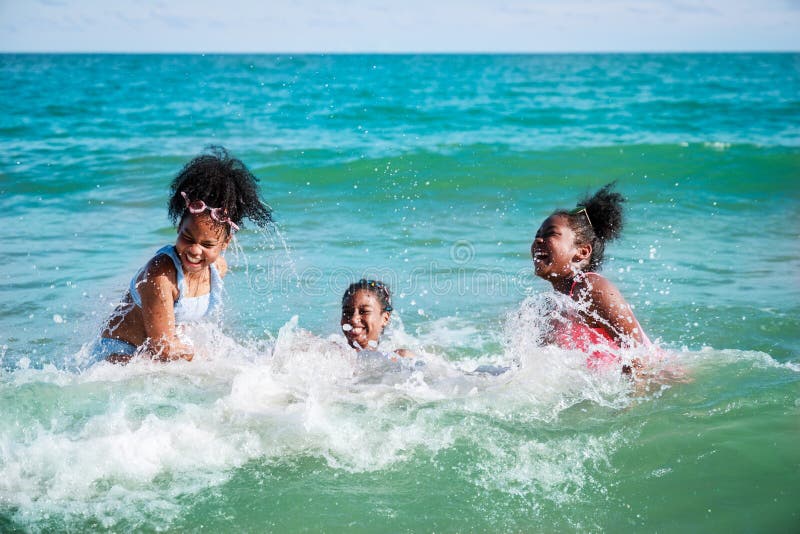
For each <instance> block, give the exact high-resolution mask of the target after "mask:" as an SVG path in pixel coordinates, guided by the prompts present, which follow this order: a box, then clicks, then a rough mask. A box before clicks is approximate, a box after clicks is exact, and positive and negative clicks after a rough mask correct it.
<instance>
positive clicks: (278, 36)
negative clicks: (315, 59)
mask: <svg viewBox="0 0 800 534" xmlns="http://www.w3.org/2000/svg"><path fill="white" fill-rule="evenodd" d="M775 50H779V51H798V50H800V0H743V1H738V2H737V1H724V0H660V1H658V0H638V1H635V0H608V1H591V0H558V1H557V0H495V1H489V0H460V1H459V0H404V1H403V0H399V1H397V0H395V1H393V2H388V1H377V0H337V1H329V2H322V1H311V0H262V1H255V0H213V1H211V0H194V1H191V0H170V1H167V0H139V1H120V0H0V51H6V52H9V51H11V52H13V51H29V52H45V51H52V52H616V51H619V52H633V51H775Z"/></svg>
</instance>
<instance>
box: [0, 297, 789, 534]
mask: <svg viewBox="0 0 800 534" xmlns="http://www.w3.org/2000/svg"><path fill="white" fill-rule="evenodd" d="M552 307H553V302H551V301H546V300H535V299H534V300H529V301H526V302H525V303H523V305H522V306H521V307H520V308H519V310H517V311H516V312H514V313H512V314H511V315H510V316H509V320H508V322H507V324H506V327H505V330H503V332H502V334H503V335H501V337H503V338H504V339H503V340H502V343H496V344H495V345H494V346H496V347H498V348H497V349H496V352H495V353H484V354H481V355H480V356H478V357H475V358H465V357H459V356H458V353H448V352H447V351H446V350H444V348H443V346H441V345H435V346H434V347H433V350H429V346H430V341H429V340H433V339H439V338H448V336H454V335H455V336H457V337H460V338H461V339H471V340H472V343H474V347H484V346H486V339H485V337H482V336H481V335H478V334H477V333H476V332H477V329H475V330H470V329H469V327H468V326H464V325H461V324H460V323H459V321H458V320H456V319H452V318H451V319H444V320H440V321H439V322H438V323H436V325H435V326H434V327H433V328H431V329H430V330H429V331H428V332H426V334H425V338H424V339H425V342H423V341H422V340H421V339H419V338H414V337H413V336H410V335H409V334H407V333H406V332H405V331H404V329H403V327H402V321H400V320H398V321H395V322H394V325H393V328H392V329H391V330H390V331H388V332H387V337H386V338H385V339H384V341H383V342H382V343H381V345H380V346H379V347H378V350H376V351H366V352H364V353H361V354H358V353H356V351H354V350H353V349H352V348H350V347H348V346H347V344H346V342H345V340H344V337H343V336H342V335H341V334H335V335H332V336H330V337H321V336H317V335H314V334H312V333H310V332H308V331H306V330H304V329H303V328H301V327H300V325H299V322H300V321H299V318H298V317H294V318H292V320H290V321H289V322H288V323H287V324H285V325H284V326H283V327H282V328H281V329H280V331H279V332H278V334H277V336H276V338H275V340H274V342H268V341H259V340H256V341H251V342H248V343H240V342H237V341H235V340H234V339H232V338H230V337H229V336H227V335H225V334H224V333H223V332H222V331H221V330H220V329H219V328H216V327H213V326H210V325H204V326H198V327H193V328H188V329H187V331H186V332H185V334H186V335H187V336H188V337H189V338H190V339H191V341H192V343H193V345H194V347H195V349H196V351H197V353H196V356H195V359H194V360H193V361H192V362H185V361H178V362H173V363H170V364H162V363H158V362H152V361H147V360H144V359H136V360H134V361H133V362H132V363H130V364H128V365H124V366H123V365H112V364H109V363H106V362H101V363H98V364H95V365H91V366H89V367H87V368H84V369H82V370H80V371H79V372H74V371H72V370H64V369H58V368H56V367H54V366H52V365H50V366H46V367H44V368H42V369H31V368H29V369H24V368H21V369H16V370H13V371H6V372H4V374H3V376H2V378H3V387H4V388H5V389H6V391H9V390H14V391H15V398H17V399H23V398H27V397H30V398H31V399H32V400H31V401H30V402H31V404H29V405H24V404H23V403H19V404H18V405H15V406H10V407H9V408H7V409H4V413H3V414H2V415H0V421H2V425H0V501H2V502H4V503H6V505H7V506H11V507H12V508H13V509H15V510H17V512H16V514H17V516H18V517H19V518H24V517H31V516H34V515H36V514H55V515H62V516H70V515H75V516H76V517H87V516H88V517H94V518H95V519H96V520H97V521H100V523H101V524H103V525H104V526H106V527H113V526H114V525H116V524H117V522H118V521H120V520H123V519H124V520H125V521H128V522H133V523H132V524H137V521H146V519H142V518H143V517H144V518H147V517H151V518H152V517H158V518H160V520H169V518H170V517H173V516H174V514H176V513H178V510H179V509H180V505H179V504H178V499H179V496H180V495H182V494H185V493H187V492H195V491H200V490H201V489H202V488H205V487H208V486H215V485H219V484H222V483H224V482H225V481H226V480H228V479H229V478H230V476H231V475H232V473H234V472H235V470H236V469H237V468H240V467H242V466H244V465H246V464H247V463H248V462H251V461H253V460H259V461H281V460H285V459H288V458H293V457H304V456H312V457H316V458H320V459H323V460H324V461H325V462H326V463H327V465H328V466H329V467H330V468H331V469H340V470H344V471H348V472H365V471H366V472H369V471H377V470H382V469H386V468H388V467H389V466H391V465H393V464H396V463H397V462H404V461H409V460H410V459H412V458H413V457H415V455H419V454H422V455H423V456H428V457H433V456H435V455H436V454H437V453H438V452H439V451H442V450H446V449H448V448H451V447H453V446H455V444H457V443H459V442H468V443H472V444H473V445H472V446H473V447H477V449H475V450H480V451H483V452H481V453H480V454H479V456H480V458H481V459H480V461H478V462H477V463H476V464H475V465H474V466H473V467H471V468H470V469H469V471H470V472H469V473H464V475H465V476H472V477H475V478H474V479H473V482H474V483H478V484H480V485H483V486H484V487H485V488H486V489H488V490H492V491H504V492H509V493H520V492H522V493H526V492H536V491H540V492H544V493H545V494H547V495H548V498H549V499H551V500H553V501H554V502H556V501H558V502H563V503H568V502H571V500H572V499H574V498H577V497H575V492H576V491H577V492H578V493H580V491H581V488H582V487H584V486H586V487H588V486H591V484H592V483H593V482H592V474H591V472H590V469H589V468H588V467H587V466H589V465H591V463H593V462H603V461H605V458H607V456H608V455H609V454H611V453H612V452H613V451H614V450H615V449H616V448H617V447H619V446H620V445H621V444H622V443H624V442H625V440H626V439H629V438H630V435H625V433H624V432H623V433H620V432H618V431H608V432H602V433H600V434H599V435H598V434H594V435H587V436H584V437H581V436H576V435H574V434H570V435H569V437H563V438H552V439H544V438H541V437H540V438H536V439H528V440H522V441H520V440H519V438H518V437H515V436H513V435H507V430H504V427H503V425H504V424H505V423H503V422H509V421H511V422H513V424H514V425H542V424H544V425H553V424H557V423H558V421H559V419H560V418H562V417H564V415H565V414H568V413H571V411H574V410H576V409H585V408H581V407H585V406H591V407H593V409H601V410H611V411H616V410H621V409H626V408H628V407H629V406H630V405H631V403H632V402H636V401H634V399H635V398H636V397H632V396H631V393H633V392H634V388H633V386H632V384H631V382H630V380H628V379H627V378H625V377H623V376H622V375H621V374H620V372H619V370H618V369H616V368H614V369H610V370H605V371H603V370H600V371H593V370H589V369H587V367H586V355H585V354H583V353H581V352H578V351H565V350H561V349H558V348H555V347H544V346H542V338H543V336H544V334H545V333H544V332H543V331H542V329H543V328H545V326H543V325H544V324H545V323H544V322H542V320H534V319H533V318H534V317H542V316H544V317H546V316H547V313H549V312H548V311H547V310H548V309H552ZM398 319H399V318H398ZM454 325H455V326H454ZM451 327H453V328H455V332H457V334H454V333H453V332H449V331H448V329H449V328H451ZM409 344H410V345H413V348H414V350H415V352H416V353H417V356H416V357H414V358H399V357H396V355H393V354H392V351H393V350H394V349H395V348H400V347H405V346H408V345H409ZM85 351H86V348H83V349H82V350H81V351H79V354H77V355H76V356H75V358H74V360H75V361H81V360H82V359H85V354H83V353H84V352H85ZM703 354H704V353H702V352H701V353H699V354H698V353H693V356H694V357H697V356H699V358H700V360H701V361H702V358H703ZM713 354H714V355H715V356H714V357H715V358H719V357H723V358H727V357H728V356H726V355H725V353H724V351H723V352H720V351H714V352H713ZM759 354H760V353H759ZM759 354H749V355H748V361H749V362H750V365H766V364H767V363H768V360H771V359H770V358H769V357H768V356H766V355H763V356H764V357H761V356H760V355H759ZM741 355H742V353H741V352H738V353H737V354H736V355H730V357H731V358H734V356H738V357H741ZM676 358H677V361H678V362H684V363H685V362H686V361H687V360H686V359H685V358H684V359H683V360H681V356H680V354H678V356H677V357H676ZM482 364H491V365H494V366H495V367H496V368H498V369H500V370H502V369H503V368H507V369H505V370H504V372H498V373H496V374H491V373H485V372H475V369H476V368H477V367H479V366H480V365H482ZM700 365H701V366H702V363H701V364H700ZM795 370H796V369H795ZM25 391H28V392H29V393H25ZM33 399H36V400H33ZM498 425H499V426H498ZM587 459H588V460H589V463H588V464H587V463H586V462H587ZM567 488H573V489H571V490H568V489H567ZM120 499H124V501H125V502H126V503H128V504H126V506H125V507H124V509H120V508H119V507H118V504H116V503H118V502H119V500H120ZM126 524H127V523H126Z"/></svg>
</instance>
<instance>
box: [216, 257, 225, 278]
mask: <svg viewBox="0 0 800 534" xmlns="http://www.w3.org/2000/svg"><path fill="white" fill-rule="evenodd" d="M214 265H216V266H217V270H218V271H219V275H220V276H223V277H224V276H225V275H226V274H228V262H227V260H225V257H224V256H220V257H218V258H217V261H215V262H214Z"/></svg>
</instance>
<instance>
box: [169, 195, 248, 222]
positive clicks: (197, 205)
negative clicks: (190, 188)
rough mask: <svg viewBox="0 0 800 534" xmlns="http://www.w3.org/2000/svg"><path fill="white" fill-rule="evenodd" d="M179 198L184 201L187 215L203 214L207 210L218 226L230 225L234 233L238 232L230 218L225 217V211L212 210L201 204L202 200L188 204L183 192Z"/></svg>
mask: <svg viewBox="0 0 800 534" xmlns="http://www.w3.org/2000/svg"><path fill="white" fill-rule="evenodd" d="M181 196H182V197H183V200H185V201H186V209H187V210H189V213H192V214H195V215H196V214H198V213H203V212H204V211H206V210H208V211H210V212H211V218H212V219H214V220H215V221H217V222H218V223H220V224H222V223H227V224H230V225H231V228H232V229H233V230H234V231H235V232H238V231H239V227H238V226H236V223H234V222H233V221H232V220H231V219H230V217H228V216H227V215H225V210H223V209H222V208H212V207H211V206H208V205H206V203H205V202H203V201H202V200H192V201H191V202H190V201H189V196H188V195H187V194H186V193H185V192H183V191H181Z"/></svg>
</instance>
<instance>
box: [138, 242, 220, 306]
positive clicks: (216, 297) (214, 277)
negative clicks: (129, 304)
mask: <svg viewBox="0 0 800 534" xmlns="http://www.w3.org/2000/svg"><path fill="white" fill-rule="evenodd" d="M162 255H164V256H169V258H170V259H171V260H172V264H173V265H174V266H175V273H176V281H177V285H178V298H177V300H176V301H175V302H176V303H178V302H180V301H181V300H182V298H206V297H207V298H208V310H207V311H206V312H205V313H204V315H208V314H210V313H216V312H217V310H218V309H219V308H220V305H221V304H222V292H223V290H224V285H225V284H224V282H223V281H222V276H221V275H220V273H219V269H217V266H216V265H215V264H211V268H210V271H211V276H210V279H209V280H210V281H209V283H210V285H211V289H210V292H209V294H208V295H200V296H199V297H184V295H185V294H186V293H188V288H187V286H186V278H185V277H184V275H183V268H182V267H181V260H180V258H178V252H177V250H176V249H175V245H166V246H163V247H161V248H160V249H158V250H157V251H156V253H155V254H154V255H153V258H157V257H158V256H162ZM148 263H149V262H148ZM146 268H147V264H145V266H144V267H142V268H141V269H139V271H137V273H136V274H135V275H134V277H133V278H132V279H131V283H130V286H129V290H130V294H131V299H132V300H133V302H134V303H136V305H137V306H139V307H140V308H141V307H142V297H141V296H139V291H138V289H137V288H136V283H137V282H136V281H137V280H138V278H139V277H140V276H141V274H142V272H143V271H144V270H145V269H146Z"/></svg>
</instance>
